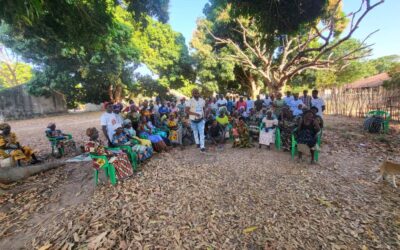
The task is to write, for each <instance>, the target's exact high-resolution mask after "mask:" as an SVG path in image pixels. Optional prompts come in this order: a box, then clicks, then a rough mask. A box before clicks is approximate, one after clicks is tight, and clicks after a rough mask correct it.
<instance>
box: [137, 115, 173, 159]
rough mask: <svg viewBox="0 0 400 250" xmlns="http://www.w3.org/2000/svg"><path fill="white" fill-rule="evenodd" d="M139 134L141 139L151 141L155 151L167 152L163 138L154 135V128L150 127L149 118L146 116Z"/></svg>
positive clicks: (139, 127)
mask: <svg viewBox="0 0 400 250" xmlns="http://www.w3.org/2000/svg"><path fill="white" fill-rule="evenodd" d="M138 132H139V136H140V138H144V139H149V140H150V141H151V143H152V144H153V149H154V150H155V151H156V152H161V151H166V150H167V145H166V144H165V142H164V140H163V138H162V137H161V136H160V135H157V134H153V133H152V132H153V131H152V127H150V126H148V123H147V118H146V117H145V116H143V117H142V119H141V121H140V123H139V126H138Z"/></svg>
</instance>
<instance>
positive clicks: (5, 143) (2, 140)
mask: <svg viewBox="0 0 400 250" xmlns="http://www.w3.org/2000/svg"><path fill="white" fill-rule="evenodd" d="M0 131H1V134H0V157H2V158H9V157H11V158H12V159H13V160H14V161H16V162H17V165H18V166H20V165H21V160H22V161H30V163H31V164H35V163H38V162H40V161H39V160H38V159H37V158H36V156H35V154H34V153H33V150H32V149H31V148H30V147H28V146H21V145H20V143H19V142H18V139H17V135H16V134H15V133H13V132H11V127H10V125H9V124H7V123H2V124H0Z"/></svg>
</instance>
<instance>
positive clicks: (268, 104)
mask: <svg viewBox="0 0 400 250" xmlns="http://www.w3.org/2000/svg"><path fill="white" fill-rule="evenodd" d="M264 104H265V107H267V108H269V107H270V106H271V104H272V100H271V98H270V97H269V95H268V94H265V98H264Z"/></svg>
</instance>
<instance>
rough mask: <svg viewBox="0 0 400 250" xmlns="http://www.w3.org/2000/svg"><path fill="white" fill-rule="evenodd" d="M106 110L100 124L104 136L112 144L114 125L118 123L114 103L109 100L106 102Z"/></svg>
mask: <svg viewBox="0 0 400 250" xmlns="http://www.w3.org/2000/svg"><path fill="white" fill-rule="evenodd" d="M105 108H106V112H105V113H104V114H102V115H101V118H100V125H101V129H102V131H103V134H104V137H106V139H107V141H108V145H109V146H112V138H113V135H114V127H115V126H116V125H117V123H118V122H117V117H116V116H115V114H114V113H113V104H112V103H111V102H108V103H106V104H105Z"/></svg>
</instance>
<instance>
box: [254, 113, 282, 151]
mask: <svg viewBox="0 0 400 250" xmlns="http://www.w3.org/2000/svg"><path fill="white" fill-rule="evenodd" d="M277 126H278V119H276V118H274V117H273V115H272V111H270V110H268V111H267V116H266V117H264V118H263V120H262V126H261V127H262V129H261V130H260V138H259V142H258V143H259V144H258V147H259V148H261V145H266V146H267V147H268V149H271V143H275V128H276V127H277Z"/></svg>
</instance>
